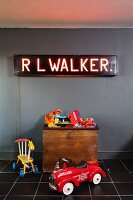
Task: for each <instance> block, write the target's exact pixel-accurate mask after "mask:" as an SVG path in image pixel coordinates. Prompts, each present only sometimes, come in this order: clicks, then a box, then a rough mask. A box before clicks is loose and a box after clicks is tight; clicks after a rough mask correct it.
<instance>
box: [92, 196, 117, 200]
mask: <svg viewBox="0 0 133 200" xmlns="http://www.w3.org/2000/svg"><path fill="white" fill-rule="evenodd" d="M92 200H120V198H119V196H100V197H97V196H95V197H94V196H93V197H92Z"/></svg>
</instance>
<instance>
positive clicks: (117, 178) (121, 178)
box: [110, 172, 133, 182]
mask: <svg viewBox="0 0 133 200" xmlns="http://www.w3.org/2000/svg"><path fill="white" fill-rule="evenodd" d="M110 176H111V178H112V180H113V182H133V176H132V175H131V174H130V173H128V172H121V173H119V172H112V173H111V174H110Z"/></svg>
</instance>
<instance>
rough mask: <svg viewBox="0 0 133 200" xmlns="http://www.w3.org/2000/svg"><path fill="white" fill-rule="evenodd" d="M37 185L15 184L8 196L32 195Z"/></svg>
mask: <svg viewBox="0 0 133 200" xmlns="http://www.w3.org/2000/svg"><path fill="white" fill-rule="evenodd" d="M37 186H38V183H16V184H15V185H14V187H13V188H12V190H11V191H10V193H9V195H34V194H35V192H36V189H37Z"/></svg>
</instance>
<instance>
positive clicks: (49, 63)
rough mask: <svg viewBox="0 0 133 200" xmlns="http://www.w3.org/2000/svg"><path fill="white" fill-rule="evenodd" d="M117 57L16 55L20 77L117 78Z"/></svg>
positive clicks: (17, 71)
mask: <svg viewBox="0 0 133 200" xmlns="http://www.w3.org/2000/svg"><path fill="white" fill-rule="evenodd" d="M117 71H118V70H117V60H116V56H115V55H15V56H14V74H15V75H18V76H52V77H55V76H58V77H62V76H63V77H69V76H76V77H81V76H82V77H87V76H115V75H116V74H117Z"/></svg>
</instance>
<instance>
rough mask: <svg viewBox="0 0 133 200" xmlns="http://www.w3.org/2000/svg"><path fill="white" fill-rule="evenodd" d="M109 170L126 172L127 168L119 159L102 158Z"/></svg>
mask: <svg viewBox="0 0 133 200" xmlns="http://www.w3.org/2000/svg"><path fill="white" fill-rule="evenodd" d="M103 161H104V163H105V166H106V168H108V169H109V172H110V173H112V172H119V173H120V172H127V169H126V168H125V167H124V166H123V165H122V163H121V161H120V160H103Z"/></svg>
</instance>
